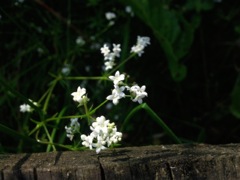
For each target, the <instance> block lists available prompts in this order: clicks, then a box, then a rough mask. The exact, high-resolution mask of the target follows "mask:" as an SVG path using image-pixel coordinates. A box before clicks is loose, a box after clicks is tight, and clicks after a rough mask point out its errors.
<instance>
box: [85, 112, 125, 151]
mask: <svg viewBox="0 0 240 180" xmlns="http://www.w3.org/2000/svg"><path fill="white" fill-rule="evenodd" d="M90 129H91V131H92V132H91V133H90V135H88V136H86V135H85V134H82V135H81V139H82V145H83V146H85V147H89V149H93V148H95V149H96V153H97V154H98V153H99V152H100V151H101V150H103V149H106V148H107V147H110V146H111V145H112V144H116V143H117V142H119V141H121V139H122V133H121V132H118V131H117V127H116V125H115V124H114V123H110V121H109V120H106V118H105V117H104V116H100V117H97V118H96V121H94V122H93V123H92V125H91V126H90Z"/></svg>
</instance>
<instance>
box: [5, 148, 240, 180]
mask: <svg viewBox="0 0 240 180" xmlns="http://www.w3.org/2000/svg"><path fill="white" fill-rule="evenodd" d="M14 179H30V180H33V179H34V180H41V179H43V180H49V179H56V180H61V179H90V180H95V179H103V180H115V179H124V180H128V179H137V180H139V179H170V180H171V179H184V180H185V179H214V180H221V179H231V180H232V179H240V144H226V145H208V144H181V145H159V146H143V147H127V148H117V149H114V150H110V149H109V150H103V151H101V152H100V153H99V154H96V152H95V151H90V150H86V151H78V152H76V151H75V152H74V151H64V152H50V153H25V154H1V155H0V180H14Z"/></svg>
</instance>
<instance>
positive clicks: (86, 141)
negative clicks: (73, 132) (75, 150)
mask: <svg viewBox="0 0 240 180" xmlns="http://www.w3.org/2000/svg"><path fill="white" fill-rule="evenodd" d="M93 138H94V137H93V136H91V135H89V136H86V135H85V134H82V135H81V139H82V141H83V142H82V145H84V146H86V147H89V149H92V145H93Z"/></svg>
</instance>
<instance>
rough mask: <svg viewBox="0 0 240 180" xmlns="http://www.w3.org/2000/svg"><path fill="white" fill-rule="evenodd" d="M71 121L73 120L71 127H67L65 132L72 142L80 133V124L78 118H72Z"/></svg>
mask: <svg viewBox="0 0 240 180" xmlns="http://www.w3.org/2000/svg"><path fill="white" fill-rule="evenodd" d="M70 120H71V123H70V126H69V127H67V126H65V130H66V133H67V137H68V138H69V139H70V140H71V141H72V140H73V137H74V134H75V133H79V130H80V124H79V122H78V118H72V119H70Z"/></svg>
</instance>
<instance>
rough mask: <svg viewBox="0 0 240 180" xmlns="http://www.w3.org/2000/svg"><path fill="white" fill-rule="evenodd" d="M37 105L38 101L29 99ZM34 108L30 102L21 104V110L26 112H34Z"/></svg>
mask: <svg viewBox="0 0 240 180" xmlns="http://www.w3.org/2000/svg"><path fill="white" fill-rule="evenodd" d="M29 101H31V102H32V103H33V104H34V105H35V106H38V103H37V102H34V101H32V100H31V99H29ZM33 110H34V109H33V108H32V107H31V106H30V105H29V104H21V105H20V112H22V113H25V112H32V111H33Z"/></svg>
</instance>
